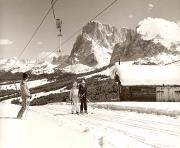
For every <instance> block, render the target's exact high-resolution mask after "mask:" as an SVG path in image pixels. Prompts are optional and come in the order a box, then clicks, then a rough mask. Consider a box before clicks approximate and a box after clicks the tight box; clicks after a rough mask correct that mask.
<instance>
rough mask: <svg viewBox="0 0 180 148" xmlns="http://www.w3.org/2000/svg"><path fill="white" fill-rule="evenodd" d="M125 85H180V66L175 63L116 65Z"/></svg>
mask: <svg viewBox="0 0 180 148" xmlns="http://www.w3.org/2000/svg"><path fill="white" fill-rule="evenodd" d="M115 71H117V72H118V75H119V76H120V79H121V81H122V84H123V85H180V77H179V74H180V67H179V66H175V65H172V66H171V65H168V66H156V65H155V66H154V65H148V66H147V65H128V66H127V65H116V66H115V68H114V69H113V71H112V74H111V77H112V78H113V77H114V73H115Z"/></svg>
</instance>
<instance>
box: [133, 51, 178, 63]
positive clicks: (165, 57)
mask: <svg viewBox="0 0 180 148" xmlns="http://www.w3.org/2000/svg"><path fill="white" fill-rule="evenodd" d="M177 60H180V55H179V54H178V55H175V54H169V53H160V54H158V55H156V56H154V57H145V58H140V59H137V60H136V61H135V62H134V63H135V64H136V65H153V64H154V65H165V64H168V63H172V62H175V61H177ZM172 65H174V64H172Z"/></svg>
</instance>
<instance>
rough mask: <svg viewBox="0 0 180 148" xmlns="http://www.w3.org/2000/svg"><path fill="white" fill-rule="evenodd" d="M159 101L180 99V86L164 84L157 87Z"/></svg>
mask: <svg viewBox="0 0 180 148" xmlns="http://www.w3.org/2000/svg"><path fill="white" fill-rule="evenodd" d="M156 100H157V101H180V87H175V86H162V87H156Z"/></svg>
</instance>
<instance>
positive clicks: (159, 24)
mask: <svg viewBox="0 0 180 148" xmlns="http://www.w3.org/2000/svg"><path fill="white" fill-rule="evenodd" d="M137 32H138V33H139V34H141V35H142V38H143V39H144V40H153V42H155V43H161V44H162V45H164V46H165V47H167V48H168V49H170V48H173V49H174V48H175V49H176V48H177V47H178V46H180V26H179V25H178V24H177V23H175V22H171V21H168V20H165V19H162V18H150V17H148V18H146V19H144V20H142V21H141V22H139V26H138V28H137Z"/></svg>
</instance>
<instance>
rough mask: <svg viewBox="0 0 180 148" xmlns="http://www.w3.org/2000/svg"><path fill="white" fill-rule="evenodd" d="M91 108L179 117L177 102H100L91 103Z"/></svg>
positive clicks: (179, 108)
mask: <svg viewBox="0 0 180 148" xmlns="http://www.w3.org/2000/svg"><path fill="white" fill-rule="evenodd" d="M91 106H92V107H95V108H99V109H107V110H117V111H133V112H138V113H147V114H157V115H166V116H180V103H179V102H178V103H177V102H102V103H92V104H91Z"/></svg>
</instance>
